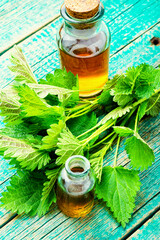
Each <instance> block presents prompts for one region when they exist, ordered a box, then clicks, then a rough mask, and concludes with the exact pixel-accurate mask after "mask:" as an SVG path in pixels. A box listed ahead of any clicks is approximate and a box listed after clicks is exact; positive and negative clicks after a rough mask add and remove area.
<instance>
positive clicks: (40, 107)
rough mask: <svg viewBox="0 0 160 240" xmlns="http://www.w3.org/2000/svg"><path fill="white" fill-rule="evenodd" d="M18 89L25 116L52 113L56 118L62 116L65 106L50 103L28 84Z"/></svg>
mask: <svg viewBox="0 0 160 240" xmlns="http://www.w3.org/2000/svg"><path fill="white" fill-rule="evenodd" d="M17 90H18V94H19V96H20V103H21V109H22V116H23V117H34V116H36V117H37V116H40V117H41V116H44V115H52V116H53V117H55V118H59V117H61V116H62V114H63V108H61V107H59V106H50V105H48V104H47V103H46V102H45V101H44V100H42V99H40V98H39V97H38V95H37V94H36V93H35V91H34V90H32V89H31V88H30V87H28V86H27V85H21V86H18V87H17Z"/></svg>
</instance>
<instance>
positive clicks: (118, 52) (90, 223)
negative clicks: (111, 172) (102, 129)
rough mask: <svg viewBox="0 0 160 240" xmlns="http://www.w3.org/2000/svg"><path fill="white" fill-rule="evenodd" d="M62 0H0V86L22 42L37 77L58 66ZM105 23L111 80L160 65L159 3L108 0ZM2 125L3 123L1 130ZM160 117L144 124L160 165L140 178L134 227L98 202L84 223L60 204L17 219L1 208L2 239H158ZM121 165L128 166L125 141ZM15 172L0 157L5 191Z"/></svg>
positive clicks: (8, 77) (155, 0)
mask: <svg viewBox="0 0 160 240" xmlns="http://www.w3.org/2000/svg"><path fill="white" fill-rule="evenodd" d="M62 2H63V1H54V0H47V1H42V0H36V1H35V0H32V1H31V0H25V1H22V0H16V1H15V0H1V2H0V20H1V26H0V55H1V56H0V67H1V75H0V87H1V88H3V87H5V86H7V85H8V84H10V82H11V81H12V79H13V76H12V74H11V73H10V72H9V70H8V68H7V66H8V65H9V64H10V63H9V56H10V53H11V47H12V46H13V45H14V44H15V43H18V44H19V45H20V46H21V48H22V49H23V51H24V54H25V56H26V58H27V60H28V62H29V64H30V65H31V66H32V69H33V70H34V73H35V75H36V77H37V79H39V78H41V77H43V76H44V75H45V74H46V73H48V72H53V71H54V69H55V68H56V67H59V60H58V53H57V45H56V32H57V29H58V28H59V26H60V24H61V23H62V19H61V18H60V17H59V8H60V5H61V3H62ZM102 2H103V4H104V6H105V16H104V21H105V22H106V23H108V25H109V27H110V29H111V34H112V42H111V57H110V73H109V74H110V76H113V75H114V74H115V73H117V72H120V71H124V70H125V69H126V68H127V67H129V66H132V65H135V66H136V65H137V64H140V63H142V62H146V63H149V64H152V65H154V66H155V67H156V66H158V65H159V64H160V46H154V45H151V44H150V39H151V38H152V37H154V36H155V37H158V36H159V37H160V24H159V17H160V14H159V12H160V3H159V0H145V1H144V0H114V1H111V0H103V1H102ZM1 125H2V122H0V126H1ZM159 125H160V118H159V117H155V118H147V119H146V120H144V121H143V122H142V123H141V126H140V127H141V131H140V134H141V136H142V137H143V138H144V139H145V140H146V141H147V142H148V143H149V145H150V146H151V147H152V148H153V150H154V153H155V156H156V161H155V162H154V164H153V165H152V167H150V168H149V169H148V170H147V171H143V172H142V173H141V174H140V178H141V182H142V185H141V191H140V192H139V193H138V195H137V198H136V208H135V210H134V213H133V217H132V219H131V221H130V223H129V224H128V225H127V227H126V228H125V229H123V228H122V227H121V226H120V225H119V224H118V223H117V222H116V221H115V220H114V218H113V217H112V214H111V213H110V212H109V211H108V210H107V208H106V206H105V204H104V203H101V202H98V201H96V202H95V206H94V208H93V210H92V212H91V213H90V214H89V215H88V216H87V217H85V218H84V219H72V218H68V217H66V216H64V215H63V214H62V213H61V212H60V211H59V210H58V209H57V207H56V206H53V209H52V210H51V212H49V213H48V214H46V215H45V216H44V217H41V218H38V217H34V218H28V217H27V216H26V215H22V216H17V215H16V214H11V213H10V212H6V211H5V210H4V209H2V208H0V228H1V229H0V239H1V240H3V239H7V240H8V239H9V240H10V239H17V240H20V239H36V240H37V239H48V240H50V239H58V240H60V239H111V240H112V239H113V240H114V239H115V240H117V239H127V238H128V239H138V240H139V239H147V240H148V239H159V236H160V226H159V212H160V205H159V202H160V194H159V192H160V186H159V183H160V181H159V179H160V176H159V172H160V150H159V149H160V147H159V135H160V134H159V129H160V127H159ZM114 152H115V147H113V151H112V152H108V154H107V155H106V158H105V164H110V163H111V162H112V161H113V156H114ZM118 164H121V165H125V166H127V165H129V161H128V158H127V155H126V153H125V151H124V146H123V142H121V145H120V149H119V158H118ZM13 174H15V171H14V170H8V162H7V161H4V160H3V158H0V193H1V192H2V191H4V190H5V188H6V186H8V185H9V179H10V177H11V176H12V175H13Z"/></svg>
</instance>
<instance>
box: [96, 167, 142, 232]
mask: <svg viewBox="0 0 160 240" xmlns="http://www.w3.org/2000/svg"><path fill="white" fill-rule="evenodd" d="M139 190H140V180H139V176H138V171H135V170H129V169H125V168H124V167H122V166H119V167H115V168H112V167H110V166H107V167H104V168H103V172H102V180H101V182H100V183H99V184H97V185H96V194H97V197H98V198H99V199H103V200H104V201H105V202H106V204H107V206H108V207H109V208H110V209H111V211H112V212H113V215H114V217H115V218H116V219H117V221H118V222H120V223H121V224H122V226H123V227H125V226H126V223H128V222H129V218H131V214H132V212H133V209H134V207H135V204H134V202H135V197H136V194H137V191H139Z"/></svg>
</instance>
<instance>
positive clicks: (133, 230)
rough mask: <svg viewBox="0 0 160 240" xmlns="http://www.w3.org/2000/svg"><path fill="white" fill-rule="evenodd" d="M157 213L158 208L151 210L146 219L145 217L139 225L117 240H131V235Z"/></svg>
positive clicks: (159, 209) (159, 207) (159, 208)
mask: <svg viewBox="0 0 160 240" xmlns="http://www.w3.org/2000/svg"><path fill="white" fill-rule="evenodd" d="M159 211H160V206H158V207H156V208H155V209H154V210H151V211H150V212H149V214H148V216H147V217H145V218H144V219H143V220H142V221H141V222H140V223H138V224H137V225H136V226H135V227H134V228H133V229H131V230H130V231H129V232H128V233H127V234H125V235H124V236H123V237H122V238H120V239H119V240H126V239H132V235H133V234H134V233H136V231H138V230H139V229H140V227H142V226H143V225H144V224H145V223H146V222H148V221H149V220H150V219H151V218H153V217H154V215H155V214H156V213H158V212H159Z"/></svg>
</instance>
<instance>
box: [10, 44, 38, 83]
mask: <svg viewBox="0 0 160 240" xmlns="http://www.w3.org/2000/svg"><path fill="white" fill-rule="evenodd" d="M10 61H11V62H12V63H13V64H14V66H10V67H9V69H10V70H11V71H12V72H14V73H15V74H16V77H15V81H18V82H22V83H37V80H36V78H35V76H34V74H33V72H32V70H31V68H30V66H29V65H28V63H27V60H26V59H25V56H24V55H23V53H22V50H21V48H20V47H18V46H16V45H15V46H14V47H13V50H12V55H11V58H10Z"/></svg>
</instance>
